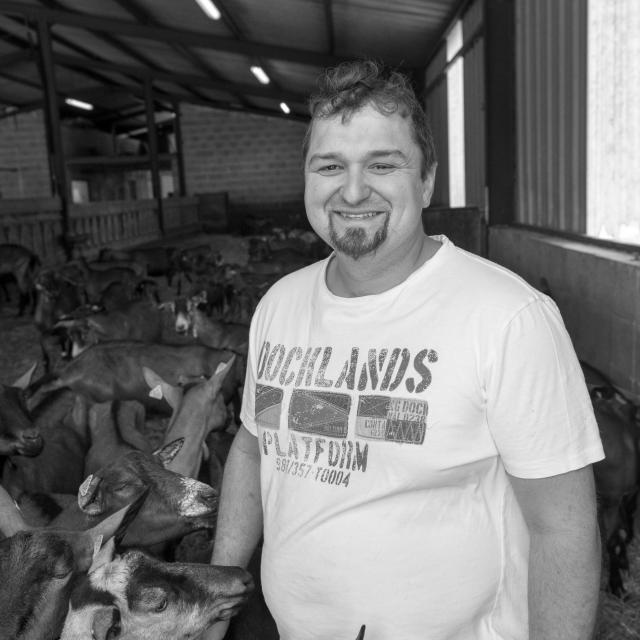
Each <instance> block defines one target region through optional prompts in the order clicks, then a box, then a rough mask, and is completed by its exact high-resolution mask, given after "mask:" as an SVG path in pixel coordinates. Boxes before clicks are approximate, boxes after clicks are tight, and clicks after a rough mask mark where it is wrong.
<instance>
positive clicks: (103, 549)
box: [88, 514, 116, 573]
mask: <svg viewBox="0 0 640 640" xmlns="http://www.w3.org/2000/svg"><path fill="white" fill-rule="evenodd" d="M114 515H115V514H114ZM96 542H97V543H101V542H102V536H101V535H100V536H98V538H97V539H96ZM115 555H116V543H115V540H114V539H113V538H109V539H108V540H107V541H106V542H105V543H104V544H102V546H100V544H96V549H95V550H94V554H93V558H92V559H91V566H90V567H89V571H88V573H91V572H92V571H95V570H96V569H99V568H100V567H102V566H103V565H105V564H108V563H109V562H111V561H112V560H113V559H114V558H115Z"/></svg>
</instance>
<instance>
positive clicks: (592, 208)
mask: <svg viewBox="0 0 640 640" xmlns="http://www.w3.org/2000/svg"><path fill="white" fill-rule="evenodd" d="M587 4H588V11H587V16H588V43H589V46H588V47H587V51H588V58H587V69H588V75H587V87H588V89H587V91H588V93H587V178H586V182H587V235H590V236H596V237H598V238H602V239H605V240H615V241H618V242H625V243H627V244H640V211H639V210H638V200H639V199H640V145H639V144H638V143H639V141H640V41H639V40H638V37H637V34H638V29H640V3H638V1H637V0H617V1H616V2H607V1H606V0H589V1H588V3H587Z"/></svg>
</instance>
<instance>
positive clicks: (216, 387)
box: [207, 354, 236, 393]
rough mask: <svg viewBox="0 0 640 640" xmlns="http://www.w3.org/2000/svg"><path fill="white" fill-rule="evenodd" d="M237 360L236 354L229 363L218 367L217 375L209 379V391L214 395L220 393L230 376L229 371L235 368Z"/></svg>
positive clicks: (223, 363) (222, 363)
mask: <svg viewBox="0 0 640 640" xmlns="http://www.w3.org/2000/svg"><path fill="white" fill-rule="evenodd" d="M235 360H236V356H235V354H234V355H232V356H231V358H229V360H227V362H221V363H220V364H219V365H218V367H217V368H216V371H215V373H214V374H213V375H212V376H211V377H210V378H209V382H208V383H207V384H208V385H209V390H210V391H211V392H212V393H218V391H220V387H221V386H222V383H223V382H224V379H225V378H226V377H227V375H228V374H229V371H231V369H232V368H233V363H234V362H235Z"/></svg>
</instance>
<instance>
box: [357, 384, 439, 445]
mask: <svg viewBox="0 0 640 640" xmlns="http://www.w3.org/2000/svg"><path fill="white" fill-rule="evenodd" d="M428 411H429V405H428V404H427V401H426V400H416V399H414V398H411V399H406V398H390V397H388V396H360V399H359V401H358V415H357V417H356V435H358V436H360V437H362V438H371V439H375V440H385V441H388V442H404V443H410V444H422V443H423V442H424V434H425V431H426V429H427V413H428Z"/></svg>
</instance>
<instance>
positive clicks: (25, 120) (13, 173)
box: [0, 111, 51, 198]
mask: <svg viewBox="0 0 640 640" xmlns="http://www.w3.org/2000/svg"><path fill="white" fill-rule="evenodd" d="M50 195H51V182H50V179H49V161H48V153H47V138H46V131H45V123H44V114H43V112H42V111H31V112H29V113H20V114H17V115H15V116H10V117H8V118H3V119H1V120H0V197H2V198H42V197H48V196H50Z"/></svg>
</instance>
